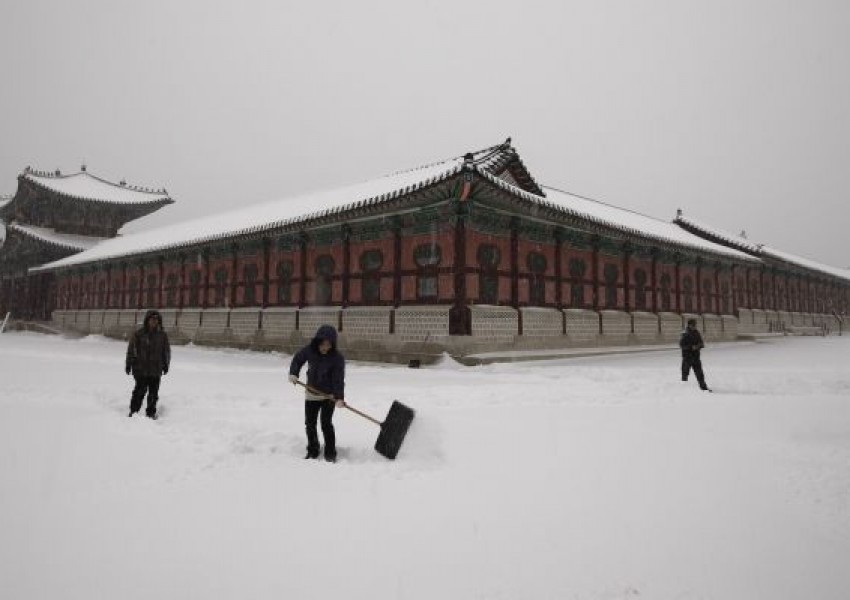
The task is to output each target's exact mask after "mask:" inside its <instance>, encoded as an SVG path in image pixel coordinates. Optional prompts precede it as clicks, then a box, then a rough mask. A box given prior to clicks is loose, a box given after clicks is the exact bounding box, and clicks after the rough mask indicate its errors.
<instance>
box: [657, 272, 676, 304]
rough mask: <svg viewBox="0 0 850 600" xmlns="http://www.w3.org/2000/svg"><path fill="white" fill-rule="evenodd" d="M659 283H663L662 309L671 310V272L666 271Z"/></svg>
mask: <svg viewBox="0 0 850 600" xmlns="http://www.w3.org/2000/svg"><path fill="white" fill-rule="evenodd" d="M659 283H660V285H661V310H662V311H664V312H670V311H672V310H673V294H672V287H673V278H672V277H670V274H669V273H664V274H663V275H662V276H661V280H660V282H659Z"/></svg>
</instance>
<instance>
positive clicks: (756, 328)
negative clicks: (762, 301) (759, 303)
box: [749, 308, 769, 333]
mask: <svg viewBox="0 0 850 600" xmlns="http://www.w3.org/2000/svg"><path fill="white" fill-rule="evenodd" d="M752 313H753V325H752V328H751V329H750V331H749V333H768V331H769V326H768V324H767V313H766V312H765V311H763V310H760V309H758V308H754V309H752Z"/></svg>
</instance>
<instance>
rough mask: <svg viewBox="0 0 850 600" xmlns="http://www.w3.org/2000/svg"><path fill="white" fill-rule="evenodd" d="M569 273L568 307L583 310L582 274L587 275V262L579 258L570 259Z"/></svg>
mask: <svg viewBox="0 0 850 600" xmlns="http://www.w3.org/2000/svg"><path fill="white" fill-rule="evenodd" d="M568 270H569V273H570V306H572V307H573V308H584V274H585V273H587V261H585V260H583V259H581V258H571V259H570V263H569V267H568Z"/></svg>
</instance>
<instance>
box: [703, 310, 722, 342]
mask: <svg viewBox="0 0 850 600" xmlns="http://www.w3.org/2000/svg"><path fill="white" fill-rule="evenodd" d="M702 333H703V337H704V338H705V340H706V341H711V342H718V341H720V340H722V339H723V337H724V336H723V320H722V319H721V318H720V315H709V314H705V315H703V316H702Z"/></svg>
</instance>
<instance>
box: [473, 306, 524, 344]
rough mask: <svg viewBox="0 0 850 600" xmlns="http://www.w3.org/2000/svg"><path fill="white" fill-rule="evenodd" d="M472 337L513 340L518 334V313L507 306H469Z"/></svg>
mask: <svg viewBox="0 0 850 600" xmlns="http://www.w3.org/2000/svg"><path fill="white" fill-rule="evenodd" d="M469 310H470V316H471V318H472V337H473V338H478V339H488V340H506V341H510V340H513V339H514V338H515V337H516V336H517V335H519V313H518V312H517V311H516V309H514V308H511V307H509V306H483V305H478V304H476V305H472V306H470V307H469Z"/></svg>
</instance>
